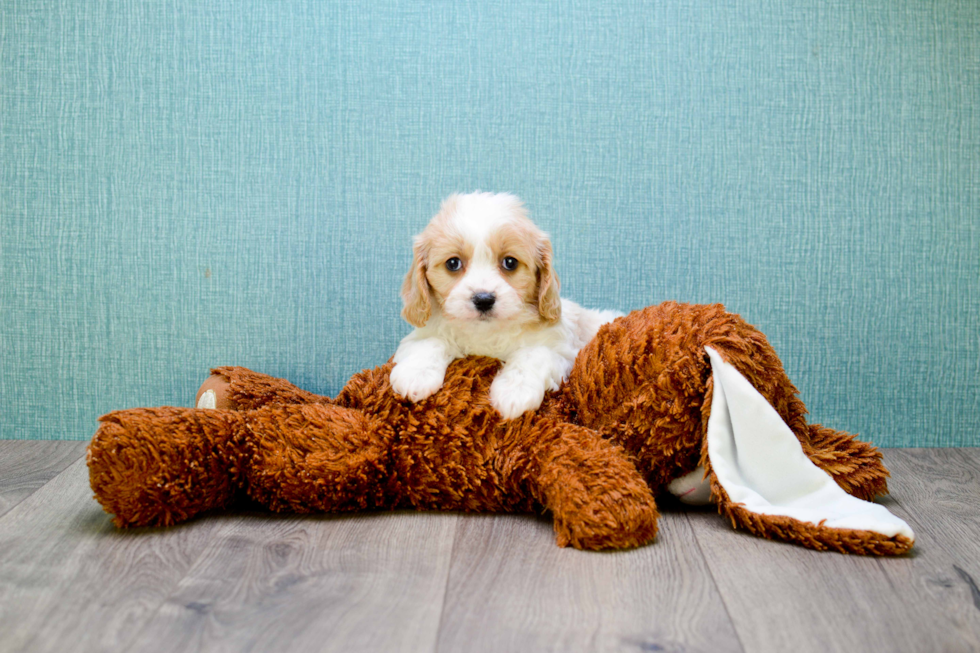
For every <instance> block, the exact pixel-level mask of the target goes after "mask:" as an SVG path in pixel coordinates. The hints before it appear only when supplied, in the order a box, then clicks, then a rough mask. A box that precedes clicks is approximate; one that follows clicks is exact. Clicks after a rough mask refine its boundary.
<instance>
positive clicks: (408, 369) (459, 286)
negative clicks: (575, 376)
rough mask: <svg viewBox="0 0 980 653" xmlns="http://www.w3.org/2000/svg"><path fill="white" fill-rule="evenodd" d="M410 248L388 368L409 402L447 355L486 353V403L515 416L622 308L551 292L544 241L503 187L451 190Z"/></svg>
mask: <svg viewBox="0 0 980 653" xmlns="http://www.w3.org/2000/svg"><path fill="white" fill-rule="evenodd" d="M413 249H414V260H413V262H412V268H411V270H409V272H408V274H407V275H406V276H405V283H404V285H403V286H402V299H403V300H404V308H403V310H402V316H403V317H404V318H405V320H406V321H408V322H409V324H411V325H412V326H414V327H415V330H414V331H412V333H410V334H409V335H408V336H406V337H405V339H404V340H402V341H401V344H400V345H399V346H398V350H397V351H396V352H395V357H394V362H395V366H394V368H393V369H392V371H391V387H392V389H393V390H394V391H395V393H396V394H397V395H399V396H401V397H405V398H408V399H410V400H411V401H421V400H422V399H425V398H426V397H428V396H430V395H431V394H433V393H434V392H435V391H436V390H438V389H439V388H440V387H442V383H443V380H444V378H445V374H446V368H447V367H448V366H449V363H450V362H451V361H453V360H454V359H456V358H462V357H464V356H469V355H479V356H490V357H492V358H497V359H499V360H501V361H503V367H502V368H501V369H500V371H499V372H498V373H497V376H496V378H494V381H493V383H492V384H491V386H490V403H491V404H492V405H493V406H494V408H496V409H497V410H498V411H499V412H500V414H501V415H502V416H503V417H504V418H505V419H511V418H514V417H517V416H519V415H521V414H522V413H524V412H525V411H527V410H533V409H535V408H537V407H538V406H540V405H541V400H542V399H543V398H544V394H545V392H547V391H549V390H557V389H558V385H559V384H560V383H561V382H562V381H563V380H564V379H565V378H567V377H568V373H569V372H570V371H571V369H572V363H574V361H575V356H576V355H577V354H578V351H579V349H581V348H582V347H583V346H584V345H585V344H586V343H587V342H588V341H589V340H591V339H592V337H593V336H594V335H595V334H596V332H597V331H598V330H599V327H600V326H602V325H603V324H605V323H606V322H610V321H612V320H613V319H615V318H617V317H619V316H620V315H622V313H618V312H616V311H595V310H589V309H584V308H582V307H581V306H579V305H578V304H575V303H574V302H571V301H568V300H566V299H561V298H560V297H559V295H558V287H559V284H558V276H557V275H556V274H555V270H554V267H553V265H552V250H551V242H550V241H549V240H548V236H547V234H545V233H544V232H543V231H541V230H540V229H538V228H537V227H536V226H535V225H534V223H532V222H531V221H530V220H529V219H528V217H527V215H526V213H525V211H524V206H523V204H522V203H521V201H520V200H519V199H517V198H516V197H514V196H513V195H509V194H506V193H500V194H493V193H479V192H477V193H471V194H467V195H458V194H457V195H451V196H450V197H448V198H447V199H446V200H445V201H444V202H443V203H442V206H441V208H440V209H439V212H438V213H437V214H436V215H435V217H434V218H432V221H431V222H429V225H428V226H427V227H426V228H425V230H424V231H423V232H422V233H421V234H419V235H418V236H416V237H415V241H414V248H413Z"/></svg>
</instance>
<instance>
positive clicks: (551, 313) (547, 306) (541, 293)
mask: <svg viewBox="0 0 980 653" xmlns="http://www.w3.org/2000/svg"><path fill="white" fill-rule="evenodd" d="M551 260H552V252H551V242H550V241H549V240H547V239H544V240H542V241H541V242H540V244H539V261H540V262H539V264H538V298H537V299H538V312H539V313H540V314H541V317H542V318H543V319H544V320H545V321H546V322H552V323H553V322H557V321H558V320H560V319H561V297H560V295H559V293H558V291H559V290H560V289H561V284H560V283H559V281H558V275H557V274H555V268H554V266H553V265H552V262H551Z"/></svg>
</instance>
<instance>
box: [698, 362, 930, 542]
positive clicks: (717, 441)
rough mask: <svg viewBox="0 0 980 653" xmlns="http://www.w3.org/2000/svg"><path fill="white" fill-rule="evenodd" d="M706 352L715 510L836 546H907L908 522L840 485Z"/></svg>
mask: <svg viewBox="0 0 980 653" xmlns="http://www.w3.org/2000/svg"><path fill="white" fill-rule="evenodd" d="M707 352H708V355H709V357H710V361H711V370H712V378H711V388H710V395H711V396H710V407H708V413H709V415H708V424H707V436H706V440H705V454H706V455H705V456H704V458H703V460H702V462H703V464H705V465H706V466H707V467H708V468H709V469H710V471H711V484H712V493H713V496H714V498H715V499H716V500H717V502H718V506H719V510H720V511H721V512H722V513H723V514H725V515H727V516H728V517H729V518H730V519H731V520H732V523H733V524H734V525H737V526H741V527H743V528H745V529H746V530H749V531H750V532H752V533H754V534H756V535H760V536H762V537H769V538H772V539H779V540H785V541H790V542H795V543H798V544H802V545H804V546H808V547H810V548H814V549H833V550H836V551H840V552H842V553H864V554H878V555H882V554H900V553H904V552H905V551H907V550H908V549H909V548H910V547H911V546H912V544H913V542H914V539H915V536H914V534H913V533H912V529H910V528H909V526H908V524H906V523H905V522H904V521H902V520H901V519H899V518H898V517H895V516H894V515H892V514H891V513H890V512H888V510H887V509H886V508H884V507H883V506H880V505H877V504H874V503H869V502H867V501H863V500H861V499H858V498H856V497H853V496H851V495H849V494H847V493H846V492H844V490H843V489H842V488H841V487H840V486H839V485H838V484H837V483H835V482H834V479H832V478H831V476H830V474H828V473H826V472H824V471H823V470H821V469H820V468H819V467H818V466H817V465H815V464H814V463H813V461H811V459H810V458H808V457H807V455H806V453H805V452H804V448H803V446H802V445H801V443H800V440H799V439H798V438H797V436H796V435H795V434H794V433H793V432H792V430H791V429H790V428H789V426H788V425H787V424H786V423H785V422H784V421H783V419H782V418H781V417H780V415H779V414H778V413H777V412H776V410H775V409H774V408H773V407H772V405H770V404H769V402H768V401H767V399H766V398H765V397H763V396H762V394H760V393H759V391H758V390H756V389H755V388H754V387H753V385H752V384H751V383H750V382H749V380H748V379H746V378H745V377H744V376H743V375H742V374H741V373H740V372H739V371H738V370H737V369H735V367H733V366H732V365H731V364H730V363H729V362H727V361H726V360H725V358H724V357H723V356H722V355H721V354H720V353H718V352H717V351H715V350H714V349H712V348H710V347H709V348H707ZM816 434H817V435H818V436H823V435H824V431H820V430H817V431H816ZM828 437H829V439H830V441H831V442H833V441H834V438H833V437H832V436H828ZM826 449H827V448H826V447H825V448H824V449H822V450H826Z"/></svg>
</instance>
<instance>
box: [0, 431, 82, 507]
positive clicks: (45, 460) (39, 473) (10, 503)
mask: <svg viewBox="0 0 980 653" xmlns="http://www.w3.org/2000/svg"><path fill="white" fill-rule="evenodd" d="M87 444H88V443H87V442H78V441H72V440H0V515H4V514H6V513H7V512H9V511H10V509H11V508H13V507H14V506H16V505H17V504H18V503H20V502H21V501H23V500H24V499H25V498H27V497H28V496H30V495H31V493H32V492H34V491H35V490H37V489H38V488H39V487H41V486H42V485H44V484H45V483H47V482H48V481H50V480H51V479H52V478H54V477H55V476H57V475H58V474H60V473H61V471H62V470H64V468H65V467H68V465H70V464H72V463H73V462H75V461H76V460H78V459H79V458H81V457H82V456H84V455H85V446H86V445H87Z"/></svg>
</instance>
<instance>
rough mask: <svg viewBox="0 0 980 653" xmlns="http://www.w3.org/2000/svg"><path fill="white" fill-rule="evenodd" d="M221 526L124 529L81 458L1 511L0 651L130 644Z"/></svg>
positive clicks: (118, 647)
mask: <svg viewBox="0 0 980 653" xmlns="http://www.w3.org/2000/svg"><path fill="white" fill-rule="evenodd" d="M214 523H215V522H214V520H211V519H201V520H197V521H195V522H192V523H189V524H185V525H183V526H178V527H174V528H170V529H134V530H130V531H120V530H118V529H116V528H115V527H114V526H112V524H111V522H110V521H109V516H108V515H106V514H105V513H104V512H103V511H102V509H101V508H100V507H99V505H98V504H97V503H96V502H95V501H94V500H93V499H92V492H91V489H90V488H89V485H88V469H87V468H86V466H85V461H84V459H83V460H78V461H77V462H75V463H74V464H72V465H71V466H69V467H68V468H67V469H66V470H65V471H63V472H62V473H61V474H59V475H58V476H56V477H55V478H54V479H52V480H51V481H50V482H48V483H47V484H46V485H45V486H44V487H42V488H41V489H39V490H37V491H36V492H34V493H33V494H32V495H31V496H29V497H28V498H26V499H25V500H24V501H22V502H21V503H20V504H18V505H17V506H16V507H15V508H13V509H12V510H10V512H8V513H7V514H6V515H4V516H3V517H0V642H2V647H0V648H2V650H3V651H5V652H7V651H59V652H61V651H65V650H71V651H90V650H113V651H115V650H124V648H125V645H126V643H127V642H128V641H129V640H130V639H132V636H133V634H134V631H135V630H137V629H138V628H139V627H141V626H142V625H143V624H144V623H146V621H147V620H148V619H149V618H150V617H151V616H152V615H153V614H154V612H155V611H156V610H157V609H158V608H159V607H160V605H161V604H162V603H163V601H164V599H165V598H166V597H167V596H168V595H169V594H171V593H172V592H173V590H174V589H175V588H176V586H177V583H178V582H179V581H180V579H181V578H183V576H184V574H185V573H186V571H187V570H188V569H189V568H190V566H191V565H192V564H193V562H194V561H195V560H196V559H197V557H198V556H199V555H200V553H201V552H202V551H203V550H204V547H205V545H206V544H207V542H208V541H209V539H210V536H211V533H212V530H213V527H214Z"/></svg>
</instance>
